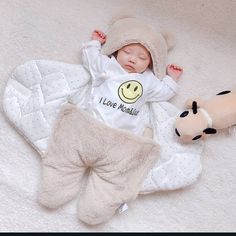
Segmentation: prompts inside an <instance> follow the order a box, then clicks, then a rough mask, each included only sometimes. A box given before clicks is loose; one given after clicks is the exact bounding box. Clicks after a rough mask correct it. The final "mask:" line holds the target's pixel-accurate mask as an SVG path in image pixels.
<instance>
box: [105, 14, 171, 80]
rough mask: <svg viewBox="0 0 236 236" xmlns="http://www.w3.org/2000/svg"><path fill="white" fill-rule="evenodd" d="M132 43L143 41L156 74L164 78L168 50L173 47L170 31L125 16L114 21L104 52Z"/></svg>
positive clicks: (111, 51)
mask: <svg viewBox="0 0 236 236" xmlns="http://www.w3.org/2000/svg"><path fill="white" fill-rule="evenodd" d="M131 43H141V44H142V45H143V46H144V47H146V48H147V49H148V51H149V52H150V54H151V57H152V63H153V71H154V74H155V75H156V76H157V77H158V78H159V79H162V78H163V77H164V76H165V74H166V60H167V51H168V50H169V49H171V48H172V47H173V44H174V38H173V35H171V34H170V33H168V32H163V33H161V32H159V31H158V30H157V29H155V28H154V27H152V26H151V25H149V24H147V23H145V22H143V21H141V20H139V19H138V18H134V17H125V18H121V19H118V20H116V21H115V22H114V23H112V24H111V25H110V27H109V29H108V32H107V41H106V43H105V44H104V45H103V47H102V53H104V54H106V55H111V54H112V53H114V52H116V51H117V50H118V49H120V48H122V47H123V46H125V45H128V44H131Z"/></svg>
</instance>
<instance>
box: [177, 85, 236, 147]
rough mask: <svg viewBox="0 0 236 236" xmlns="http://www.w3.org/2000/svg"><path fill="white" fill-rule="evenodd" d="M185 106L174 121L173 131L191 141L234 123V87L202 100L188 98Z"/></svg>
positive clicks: (235, 100)
mask: <svg viewBox="0 0 236 236" xmlns="http://www.w3.org/2000/svg"><path fill="white" fill-rule="evenodd" d="M186 107H187V108H191V109H189V110H186V111H184V112H183V113H181V115H180V117H178V118H177V120H176V123H175V132H176V134H177V135H178V136H179V138H180V139H181V140H182V141H183V142H192V141H194V140H198V139H201V138H203V139H204V138H205V137H207V136H208V135H211V134H215V133H217V130H220V129H225V128H229V127H231V126H233V125H236V89H234V90H232V91H223V92H221V93H218V94H217V95H216V96H214V97H212V98H210V99H208V100H203V99H201V98H192V99H188V100H187V102H186Z"/></svg>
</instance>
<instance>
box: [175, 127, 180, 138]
mask: <svg viewBox="0 0 236 236" xmlns="http://www.w3.org/2000/svg"><path fill="white" fill-rule="evenodd" d="M175 133H176V134H177V135H178V136H179V137H180V134H179V131H178V130H177V129H175Z"/></svg>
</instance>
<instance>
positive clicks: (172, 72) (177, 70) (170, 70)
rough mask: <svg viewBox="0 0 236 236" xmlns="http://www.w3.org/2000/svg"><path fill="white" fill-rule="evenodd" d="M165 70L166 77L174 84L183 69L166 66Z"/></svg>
mask: <svg viewBox="0 0 236 236" xmlns="http://www.w3.org/2000/svg"><path fill="white" fill-rule="evenodd" d="M166 70H167V75H169V76H170V77H171V78H172V79H173V80H174V81H176V82H177V81H178V79H179V77H180V76H181V75H182V73H183V69H182V68H181V67H179V66H176V65H173V64H171V65H168V66H167V69H166Z"/></svg>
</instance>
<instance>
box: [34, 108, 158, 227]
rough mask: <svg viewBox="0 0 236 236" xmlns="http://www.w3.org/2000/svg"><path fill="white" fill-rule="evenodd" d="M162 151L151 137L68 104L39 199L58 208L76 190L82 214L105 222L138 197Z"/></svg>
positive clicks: (44, 166) (58, 126) (51, 147)
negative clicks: (116, 126)
mask: <svg viewBox="0 0 236 236" xmlns="http://www.w3.org/2000/svg"><path fill="white" fill-rule="evenodd" d="M158 154H159V145H158V144H157V143H155V142H154V141H153V140H152V139H149V138H143V137H138V136H135V135H133V134H131V133H128V132H126V131H123V130H118V129H117V130H116V129H112V128H110V127H108V126H106V125H104V124H103V123H101V122H99V121H97V120H95V119H94V118H93V117H91V116H90V115H89V114H87V113H86V112H84V111H82V110H80V109H79V108H77V107H76V106H75V105H72V104H66V105H64V106H63V107H62V110H61V111H60V114H59V117H58V120H57V123H56V125H55V130H54V134H53V137H52V138H51V140H50V144H49V148H48V150H47V153H46V154H45V156H43V164H42V179H41V189H40V192H39V201H40V203H41V204H43V205H45V206H47V207H49V208H57V207H59V206H61V205H63V204H64V203H66V202H68V201H70V200H72V199H73V198H74V197H76V196H77V199H78V205H77V206H78V207H77V212H78V218H79V219H80V220H82V221H83V222H85V223H87V224H99V223H102V222H105V221H107V220H109V219H110V218H111V216H112V215H114V214H115V212H116V210H117V209H118V208H119V207H120V205H121V204H122V203H125V202H129V201H131V200H134V199H135V198H136V197H137V195H138V193H139V191H140V187H141V186H140V185H141V184H142V182H143V180H144V178H145V176H146V175H147V173H148V171H149V170H150V169H151V167H152V166H153V164H154V162H155V161H156V160H157V158H158Z"/></svg>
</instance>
